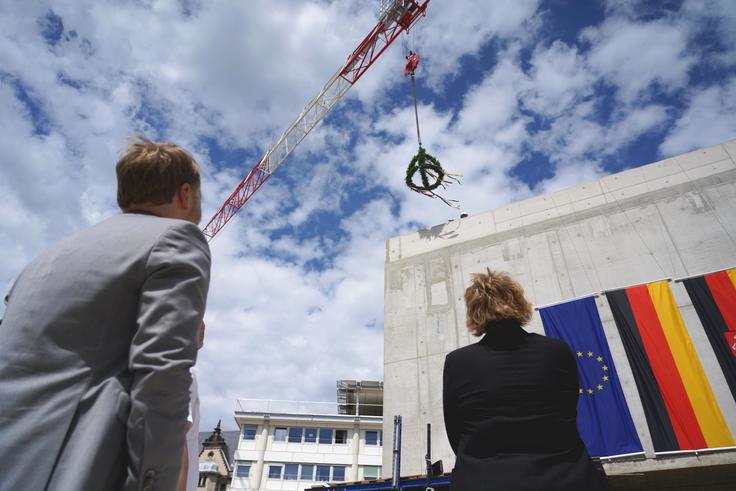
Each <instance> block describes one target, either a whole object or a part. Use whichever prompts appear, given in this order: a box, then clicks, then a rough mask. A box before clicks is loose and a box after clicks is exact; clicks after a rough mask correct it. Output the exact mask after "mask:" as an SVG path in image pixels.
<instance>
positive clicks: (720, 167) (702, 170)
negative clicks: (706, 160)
mask: <svg viewBox="0 0 736 491" xmlns="http://www.w3.org/2000/svg"><path fill="white" fill-rule="evenodd" d="M734 168H736V165H734V163H733V160H731V159H728V158H727V159H724V160H719V161H718V162H713V163H710V164H708V165H703V166H701V167H696V168H694V169H690V170H688V171H685V174H687V177H688V178H689V179H691V180H695V179H700V178H701V177H707V176H712V175H714V174H720V173H721V172H726V171H727V170H731V169H734Z"/></svg>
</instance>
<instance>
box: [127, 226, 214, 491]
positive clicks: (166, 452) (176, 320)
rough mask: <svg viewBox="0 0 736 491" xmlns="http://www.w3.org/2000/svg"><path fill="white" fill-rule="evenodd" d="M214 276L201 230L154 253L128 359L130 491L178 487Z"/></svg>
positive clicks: (187, 231)
mask: <svg viewBox="0 0 736 491" xmlns="http://www.w3.org/2000/svg"><path fill="white" fill-rule="evenodd" d="M209 278H210V253H209V248H208V246H207V242H206V241H205V239H204V236H203V235H202V233H201V232H200V230H199V229H198V228H197V227H196V226H195V225H193V224H190V223H185V222H182V223H178V224H176V225H174V226H173V227H171V228H170V229H169V230H167V231H166V232H165V233H164V234H163V235H162V236H161V237H160V238H159V239H158V241H157V242H156V244H155V245H154V246H153V248H152V249H151V252H150V254H149V257H148V261H147V264H146V279H145V281H144V283H143V286H142V289H141V292H140V302H139V311H138V319H137V330H136V333H135V335H134V337H133V341H132V344H131V348H130V353H129V369H130V370H131V373H132V374H133V381H132V386H131V389H130V397H131V410H130V415H129V417H128V428H127V444H128V473H127V478H126V485H125V489H126V491H132V490H139V489H145V490H148V489H157V490H166V489H174V488H175V487H176V483H177V478H178V474H179V467H180V464H181V459H179V458H177V457H178V456H179V455H180V454H181V449H182V446H183V445H184V434H185V430H186V419H187V412H188V406H189V386H190V384H191V381H192V378H191V375H190V372H189V369H190V368H191V366H192V365H194V363H195V361H196V357H197V345H196V337H197V328H198V326H199V324H200V323H201V322H202V318H203V316H204V310H205V302H206V298H207V291H208V288H209Z"/></svg>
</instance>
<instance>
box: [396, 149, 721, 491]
mask: <svg viewBox="0 0 736 491" xmlns="http://www.w3.org/2000/svg"><path fill="white" fill-rule="evenodd" d="M735 265H736V140H734V141H729V142H726V143H723V144H721V145H715V146H712V147H708V148H704V149H702V150H698V151H695V152H691V153H688V154H685V155H679V156H676V157H672V158H668V159H666V160H662V161H660V162H655V163H653V164H650V165H645V166H642V167H638V168H635V169H630V170H626V171H624V172H621V173H618V174H613V175H610V176H607V177H604V178H602V179H600V180H597V181H593V182H588V183H585V184H581V185H579V186H576V187H573V188H570V189H565V190H561V191H557V192H554V193H551V194H548V195H544V196H539V197H535V198H532V199H528V200H525V201H521V202H518V203H513V204H509V205H508V206H504V207H502V208H498V209H495V210H492V211H489V212H485V213H481V214H478V215H475V216H470V217H466V218H462V219H458V220H454V221H450V222H448V223H445V224H441V225H437V226H435V227H432V228H430V229H427V230H420V231H418V232H415V233H410V234H407V235H403V236H400V237H394V238H391V239H389V240H388V241H387V242H386V263H385V318H384V326H385V327H384V329H385V339H384V386H385V396H384V398H385V401H384V411H385V412H384V414H385V416H386V417H385V421H384V433H385V434H386V435H387V438H386V439H387V440H388V447H387V451H384V462H383V465H384V468H389V469H390V460H391V452H390V451H388V450H390V435H391V433H390V432H391V428H390V426H391V420H392V417H393V415H396V414H400V415H402V416H403V418H404V432H403V442H404V444H403V449H402V475H411V474H420V473H422V472H423V468H424V453H425V439H426V437H425V428H426V423H432V429H433V434H432V440H433V446H434V455H433V458H434V459H442V460H443V461H444V463H445V469H447V470H450V469H452V467H453V463H454V455H453V453H452V450H451V449H450V447H449V443H448V442H447V438H446V435H445V430H444V424H443V413H442V367H443V363H444V359H445V355H446V354H447V353H448V352H450V351H452V350H454V349H456V348H458V347H461V346H464V345H467V344H469V343H472V342H475V341H476V339H475V338H473V337H471V336H470V335H469V334H468V333H467V331H466V328H465V322H464V316H465V306H464V302H463V292H464V290H465V288H466V286H467V284H468V282H469V278H470V275H471V273H473V272H478V271H484V270H485V268H486V266H488V267H490V268H492V269H496V270H503V271H508V272H509V273H510V274H511V275H512V276H513V277H514V278H516V279H517V280H519V281H520V282H521V283H522V285H523V286H524V289H525V291H526V293H527V295H528V298H529V300H530V301H532V302H533V304H534V305H536V306H542V305H545V304H550V303H554V302H560V301H565V300H571V299H573V298H576V297H580V296H583V295H587V294H590V293H594V292H601V291H602V290H607V289H612V288H618V287H625V286H631V285H636V284H641V283H645V282H650V281H654V280H659V279H663V278H678V277H684V276H691V275H696V274H700V273H706V272H710V271H714V270H720V269H725V268H729V267H734V266H735ZM671 287H672V290H673V292H674V295H675V297H676V300H677V303H678V305H679V306H680V309H681V312H682V315H683V318H684V321H685V323H686V324H687V328H688V331H689V334H690V336H691V338H692V341H693V344H694V346H695V349H696V351H697V353H698V356H699V358H700V360H701V363H702V365H703V368H704V370H705V372H706V375H707V377H708V379H709V381H710V383H711V386H712V388H713V391H714V392H715V395H716V398H717V402H718V404H719V405H720V408H721V411H722V413H723V415H724V417H725V419H726V422H727V425H728V426H729V428H730V430H731V433H732V434H733V435H736V403H735V402H734V400H733V398H732V397H731V394H730V392H729V389H728V387H727V385H726V382H725V379H724V377H723V374H722V372H721V369H720V367H719V366H718V363H717V362H716V359H715V356H714V355H713V351H712V348H711V347H710V345H709V343H708V340H707V338H706V335H705V333H704V331H703V329H702V326H701V325H700V321H699V319H698V316H697V314H696V313H695V311H694V309H693V307H692V305H691V302H690V299H689V297H688V295H687V293H686V291H685V289H684V287H683V286H682V284H681V283H676V282H672V283H671ZM598 308H599V311H600V314H601V317H602V320H603V324H604V329H605V332H606V337H607V339H608V343H609V345H610V349H611V352H612V355H613V357H614V359H615V363H616V366H617V367H618V372H619V378H620V380H621V382H622V385H623V390H624V393H625V396H626V400H627V402H628V405H629V407H630V410H631V414H632V417H633V418H634V422H635V424H636V427H637V432H638V434H639V437H640V439H641V442H642V444H643V446H644V450H645V454H646V457H647V458H646V459H645V460H638V461H623V462H605V464H604V467H605V469H606V471H607V473H609V474H611V475H617V474H618V475H622V474H627V473H640V474H641V475H645V474H646V473H647V472H650V473H651V472H655V471H662V470H667V469H685V470H687V469H690V468H692V467H699V468H706V467H710V466H716V467H717V468H718V469H719V470H718V471H717V472H726V473H730V475H731V476H734V475H736V450H734V449H732V450H724V451H710V452H709V451H705V452H697V453H696V452H689V453H687V452H686V453H682V454H676V455H669V456H661V455H660V456H658V458H655V455H654V451H653V447H652V443H651V437H650V434H649V430H648V428H647V425H646V421H645V418H644V413H643V409H642V406H641V401H640V399H639V395H638V392H637V389H636V386H635V384H634V380H633V376H632V373H631V368H630V366H629V364H628V361H627V358H626V355H625V352H624V349H623V345H622V342H621V339H620V337H619V334H618V331H617V329H616V326H615V325H614V323H613V319H612V315H611V311H610V309H609V306H608V304H607V302H606V301H605V299H604V298H603V297H599V298H598ZM528 330H530V331H532V332H537V333H543V332H544V331H543V328H542V323H541V320H540V318H539V315H538V314H536V313H535V316H534V319H533V321H532V322H531V324H530V325H529V326H528ZM724 466H725V467H724ZM632 475H633V474H632ZM670 475H672V476H677V477H676V478H675V477H673V479H678V480H679V482H681V483H682V482H685V481H686V478H685V477H683V474H682V472H679V471H678V472H674V471H673V472H671V473H670ZM701 475H703V474H702V473H701ZM713 475H715V474H713ZM702 482H703V481H701V483H702ZM632 486H633V485H632ZM630 489H636V488H635V487H631V488H630ZM650 489H655V488H654V487H652V488H650ZM678 489H679V488H678ZM688 489H690V488H688ZM692 489H695V488H692ZM698 489H706V488H698ZM707 489H711V488H707ZM712 489H715V488H712ZM718 489H720V488H718ZM732 489H733V488H732Z"/></svg>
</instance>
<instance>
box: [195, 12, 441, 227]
mask: <svg viewBox="0 0 736 491" xmlns="http://www.w3.org/2000/svg"><path fill="white" fill-rule="evenodd" d="M428 3H429V0H424V1H422V0H393V1H392V2H390V3H389V4H388V6H387V7H386V8H384V9H383V12H382V14H381V16H380V18H379V20H378V24H376V26H375V27H374V28H373V30H372V31H371V32H370V33H369V34H368V35H367V36H366V37H365V39H363V41H361V43H360V44H359V45H358V47H357V48H356V49H355V51H353V52H352V53H351V54H350V56H348V59H347V61H346V62H345V64H344V65H343V66H342V67H341V68H340V69H339V70H338V71H337V73H335V74H334V75H333V76H332V77H331V78H330V80H329V81H328V82H327V83H326V84H325V86H324V87H323V88H322V90H321V91H320V92H319V94H317V96H316V97H315V98H314V99H312V100H311V101H310V102H309V104H307V106H306V107H305V108H304V110H303V111H302V112H301V114H299V116H298V117H297V118H296V119H295V120H294V122H293V123H291V124H290V125H289V126H288V127H287V128H286V130H284V132H283V133H282V134H281V136H280V137H279V138H278V139H277V140H276V143H274V144H273V146H271V148H269V149H268V151H267V152H266V153H265V155H264V156H263V157H262V158H261V160H260V161H259V162H258V163H257V164H256V165H255V166H253V168H252V169H251V170H250V172H248V175H247V176H245V179H243V180H242V181H241V182H240V184H238V186H237V187H236V188H235V191H233V192H232V194H231V195H230V197H229V198H228V199H227V200H226V201H225V203H224V204H223V205H222V206H221V207H220V209H219V211H218V212H217V213H215V215H214V216H213V217H212V218H211V219H210V221H209V222H208V223H207V225H206V226H205V228H204V230H203V233H204V235H205V236H206V237H207V240H212V238H213V237H214V236H215V235H216V234H217V233H218V232H219V231H220V230H222V228H223V227H224V226H225V224H227V222H229V221H230V219H231V218H232V217H234V216H235V214H236V213H237V212H238V210H240V208H241V207H242V206H243V205H244V204H245V203H246V202H247V201H248V200H249V199H250V197H251V196H253V195H254V194H255V193H256V191H258V190H259V189H260V187H261V186H263V184H264V183H265V182H266V181H267V180H268V178H269V177H271V175H272V174H273V172H274V171H275V170H276V169H278V168H279V167H280V166H281V164H283V163H284V160H286V158H287V157H288V156H289V155H290V154H291V152H293V151H294V149H295V148H296V147H297V145H299V143H301V141H302V140H303V139H304V138H305V137H306V136H307V135H308V134H309V132H310V131H312V129H313V128H314V127H315V126H317V124H318V123H319V122H320V121H322V119H324V117H325V116H327V114H329V113H330V111H331V110H332V108H333V107H334V106H335V104H337V103H338V102H339V101H340V100H341V99H342V98H343V97H344V96H345V94H346V93H347V91H348V90H349V89H350V87H352V86H353V84H355V82H357V81H358V79H359V78H360V77H361V76H362V75H363V74H364V73H365V72H366V71H367V70H368V68H370V67H371V65H373V63H374V62H375V61H376V59H378V57H379V56H381V54H382V53H383V52H384V50H385V49H386V48H388V47H389V45H390V44H391V43H392V42H393V41H394V39H396V38H397V37H398V35H399V34H401V33H402V32H403V31H408V30H409V29H410V28H411V27H412V26H413V25H414V23H415V22H416V21H417V20H418V19H419V17H420V16H421V15H422V14H424V12H425V11H426V9H427V4H428Z"/></svg>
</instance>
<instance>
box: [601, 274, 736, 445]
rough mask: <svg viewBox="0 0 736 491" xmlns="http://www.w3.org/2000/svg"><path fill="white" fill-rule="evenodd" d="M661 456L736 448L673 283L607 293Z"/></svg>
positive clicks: (635, 287)
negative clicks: (697, 351)
mask: <svg viewBox="0 0 736 491" xmlns="http://www.w3.org/2000/svg"><path fill="white" fill-rule="evenodd" d="M606 297H607V299H608V303H609V304H610V305H611V311H612V312H613V318H614V320H615V322H616V326H617V327H618V330H619V332H620V333H621V339H622V341H623V343H624V348H625V349H626V356H627V357H628V358H629V363H630V365H631V368H632V370H633V372H634V379H635V381H636V386H637V388H638V389H639V394H640V396H641V401H642V406H643V407H644V413H645V415H646V418H647V423H648V424H649V430H650V432H651V435H652V440H653V443H654V450H655V451H657V452H664V451H673V450H696V449H701V448H717V447H728V446H733V445H734V440H733V436H732V435H731V432H730V431H729V429H728V427H727V426H726V422H725V421H724V419H723V415H722V414H721V410H720V408H719V407H718V403H717V402H716V400H715V397H714V396H713V391H712V389H711V387H710V384H709V383H708V380H707V379H706V377H705V372H704V371H703V367H702V366H701V364H700V361H699V359H698V355H697V353H696V352H695V349H694V348H693V345H692V342H691V340H690V336H689V335H688V333H687V330H686V329H685V324H684V323H683V321H682V317H681V316H680V311H679V309H678V308H677V304H676V303H675V299H674V297H673V296H672V291H671V290H670V286H669V283H668V282H667V281H659V282H655V283H649V284H647V285H639V286H634V287H631V288H626V289H622V290H616V291H611V292H606Z"/></svg>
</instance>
